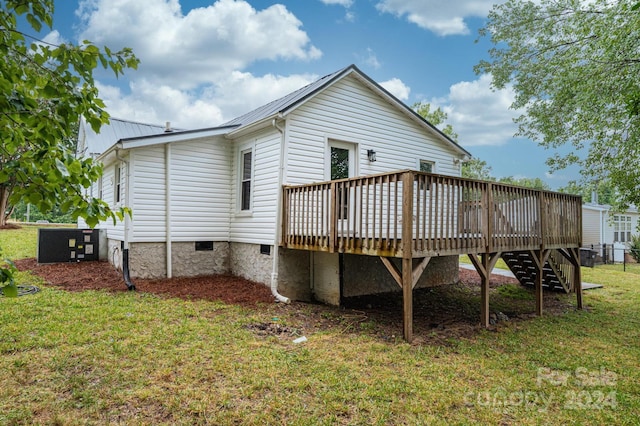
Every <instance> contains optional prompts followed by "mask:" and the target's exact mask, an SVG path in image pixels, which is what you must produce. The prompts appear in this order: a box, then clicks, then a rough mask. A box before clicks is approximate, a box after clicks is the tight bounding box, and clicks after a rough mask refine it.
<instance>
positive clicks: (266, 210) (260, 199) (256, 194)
mask: <svg viewBox="0 0 640 426" xmlns="http://www.w3.org/2000/svg"><path fill="white" fill-rule="evenodd" d="M280 141H281V136H280V133H279V132H278V131H276V130H275V129H268V130H266V131H264V132H261V133H259V134H254V135H252V136H250V137H246V138H243V139H242V140H238V141H236V144H235V149H234V159H233V175H232V176H233V181H232V182H233V193H232V204H231V206H232V211H233V212H234V213H233V215H232V219H231V235H230V238H231V239H230V241H232V242H240V243H253V244H273V241H274V238H275V228H276V209H277V205H276V204H277V199H278V164H279V163H280ZM246 148H253V180H252V190H251V191H252V194H251V196H252V197H253V200H252V209H251V211H250V212H244V211H241V210H240V207H239V202H238V201H239V194H238V186H239V170H238V167H239V164H240V163H239V160H240V152H241V151H242V150H244V149H246Z"/></svg>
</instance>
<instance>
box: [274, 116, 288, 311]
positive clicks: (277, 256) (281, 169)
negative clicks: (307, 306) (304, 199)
mask: <svg viewBox="0 0 640 426" xmlns="http://www.w3.org/2000/svg"><path fill="white" fill-rule="evenodd" d="M271 124H272V125H273V127H274V128H275V129H276V130H277V131H278V132H280V167H279V168H278V191H277V195H276V229H275V237H274V241H273V266H272V270H271V294H273V297H275V298H276V301H277V302H282V303H289V302H291V300H289V298H288V297H285V296H283V295H281V294H280V293H278V268H279V264H278V262H279V260H280V253H279V252H280V250H279V248H280V237H281V236H282V182H283V180H284V149H285V147H284V144H285V131H284V129H282V128H280V127H278V123H277V121H276V119H275V118H274V119H273V121H272V122H271Z"/></svg>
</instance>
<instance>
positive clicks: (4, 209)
mask: <svg viewBox="0 0 640 426" xmlns="http://www.w3.org/2000/svg"><path fill="white" fill-rule="evenodd" d="M10 196H11V190H10V189H9V188H7V187H6V186H2V187H0V228H3V227H5V226H6V225H7V220H8V219H9V215H10V214H11V211H10V210H9V197H10Z"/></svg>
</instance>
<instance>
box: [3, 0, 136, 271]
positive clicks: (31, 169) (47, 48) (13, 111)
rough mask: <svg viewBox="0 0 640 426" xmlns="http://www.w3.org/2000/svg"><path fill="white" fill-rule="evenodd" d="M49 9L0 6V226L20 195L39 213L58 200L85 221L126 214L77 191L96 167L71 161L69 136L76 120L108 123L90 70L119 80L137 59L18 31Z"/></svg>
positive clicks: (19, 2)
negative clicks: (51, 41) (104, 71)
mask: <svg viewBox="0 0 640 426" xmlns="http://www.w3.org/2000/svg"><path fill="white" fill-rule="evenodd" d="M53 12H54V2H53V0H33V1H24V0H5V1H3V2H2V3H0V91H2V93H3V95H4V96H2V97H0V112H1V113H0V129H2V132H1V133H2V143H1V144H0V226H3V225H5V221H6V218H7V213H9V212H10V211H11V206H12V205H15V204H16V203H18V202H19V201H20V200H23V201H27V202H29V203H31V204H33V205H34V206H36V207H37V208H38V210H40V211H41V212H46V211H49V210H51V209H52V208H53V207H54V206H56V205H58V206H59V207H60V210H61V211H62V212H63V213H70V215H71V217H72V218H74V219H76V218H78V217H80V216H81V217H84V218H85V219H86V222H87V224H88V225H89V226H95V225H96V224H97V223H98V222H99V221H100V220H104V219H108V218H112V219H113V220H115V219H116V217H120V218H122V217H123V215H124V214H125V213H126V211H125V210H121V211H118V212H113V211H111V210H110V209H109V206H108V205H107V204H106V203H105V202H104V201H102V200H98V199H92V198H89V197H86V196H85V194H84V192H83V189H84V188H88V187H89V186H90V185H91V183H92V182H94V181H96V180H97V179H98V177H99V176H100V175H101V173H102V168H101V166H100V165H99V164H96V163H94V162H93V161H92V160H91V159H79V158H76V157H75V155H74V149H73V140H74V136H75V131H76V129H77V127H76V126H77V124H78V122H79V121H80V119H81V118H83V119H84V120H85V121H86V122H87V123H88V124H89V125H91V127H92V128H93V129H94V130H95V131H96V132H97V131H99V129H100V126H101V125H102V124H105V123H108V121H109V116H108V114H107V113H106V111H104V109H103V108H104V103H103V102H102V100H101V99H100V98H99V97H98V89H97V88H96V86H95V84H94V78H93V72H94V70H95V69H96V68H98V67H102V68H105V69H110V70H111V71H112V72H113V73H114V74H115V76H116V77H118V76H119V75H121V74H122V73H123V71H124V70H125V68H136V67H137V64H138V59H137V58H136V57H135V56H134V55H133V53H132V51H131V50H130V49H128V48H125V49H123V50H121V51H118V52H112V51H111V50H110V49H109V48H107V47H104V48H103V49H100V48H98V47H97V46H95V45H93V44H92V43H90V42H88V41H84V42H82V43H81V44H80V45H73V44H63V45H60V46H54V45H50V44H47V43H44V42H42V41H40V40H37V39H35V38H33V37H30V36H28V35H27V34H26V33H24V32H22V31H21V30H20V28H19V24H18V22H21V23H24V22H25V21H26V23H27V24H28V26H29V27H30V28H31V29H32V30H33V31H35V32H36V33H38V32H40V31H41V30H42V29H43V27H45V26H46V27H49V28H50V27H51V26H52V23H53ZM21 25H24V24H21ZM2 270H3V271H9V269H7V268H2Z"/></svg>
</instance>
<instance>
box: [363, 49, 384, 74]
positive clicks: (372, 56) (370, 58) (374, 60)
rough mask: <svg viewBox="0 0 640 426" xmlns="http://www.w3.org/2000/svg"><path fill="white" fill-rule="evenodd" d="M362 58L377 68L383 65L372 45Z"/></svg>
mask: <svg viewBox="0 0 640 426" xmlns="http://www.w3.org/2000/svg"><path fill="white" fill-rule="evenodd" d="M360 60H361V61H362V62H364V63H365V64H367V65H369V66H370V67H371V68H373V69H376V70H377V69H378V68H380V67H381V66H382V64H381V63H380V61H379V60H378V56H377V55H376V52H374V51H373V49H371V48H370V47H368V48H367V53H366V54H365V55H364V56H363V57H361V58H360Z"/></svg>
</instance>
